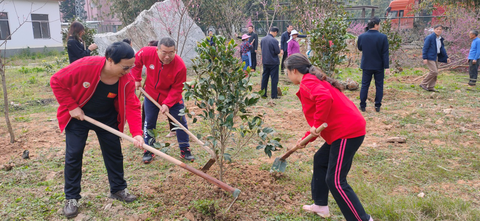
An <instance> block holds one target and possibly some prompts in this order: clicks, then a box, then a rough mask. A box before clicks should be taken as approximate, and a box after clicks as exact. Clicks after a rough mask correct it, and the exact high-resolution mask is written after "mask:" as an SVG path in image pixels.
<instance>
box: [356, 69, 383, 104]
mask: <svg viewBox="0 0 480 221" xmlns="http://www.w3.org/2000/svg"><path fill="white" fill-rule="evenodd" d="M372 77H373V78H375V89H376V94H375V107H380V106H382V99H383V79H384V78H385V70H363V74H362V88H361V89H360V107H366V106H367V97H368V88H369V87H370V82H372Z"/></svg>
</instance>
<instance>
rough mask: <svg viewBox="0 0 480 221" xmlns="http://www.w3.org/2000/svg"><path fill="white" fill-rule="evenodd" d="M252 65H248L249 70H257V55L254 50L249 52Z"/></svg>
mask: <svg viewBox="0 0 480 221" xmlns="http://www.w3.org/2000/svg"><path fill="white" fill-rule="evenodd" d="M250 54H251V59H252V63H251V64H250V69H253V70H257V53H255V50H252V51H250Z"/></svg>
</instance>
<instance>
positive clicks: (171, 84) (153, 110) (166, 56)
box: [132, 37, 195, 163]
mask: <svg viewBox="0 0 480 221" xmlns="http://www.w3.org/2000/svg"><path fill="white" fill-rule="evenodd" d="M143 66H145V67H146V68H147V79H146V80H145V92H147V93H148V94H149V95H150V96H152V97H153V98H154V99H155V100H156V101H157V102H158V103H159V104H161V105H162V106H161V109H159V108H158V107H157V106H155V104H153V103H152V102H151V101H150V100H148V99H147V98H145V101H144V103H143V105H144V110H145V121H144V122H143V123H144V125H143V132H144V137H145V139H144V141H145V143H147V144H149V145H151V146H153V144H154V143H155V137H152V136H150V134H149V133H148V131H149V130H152V129H155V127H156V125H157V118H158V112H159V111H161V112H162V113H166V112H169V113H170V114H171V115H172V116H173V117H175V118H176V119H177V120H178V121H179V122H180V123H182V125H183V126H184V127H185V128H188V127H187V120H186V119H185V116H180V115H179V113H180V110H182V109H184V108H185V106H184V104H183V98H182V91H183V83H184V82H185V81H186V80H187V67H186V66H185V63H183V60H182V58H180V56H178V55H176V54H175V41H174V40H173V39H172V38H169V37H165V38H162V39H161V40H160V41H159V42H158V46H157V47H143V48H142V49H140V51H138V52H137V54H136V55H135V67H134V68H133V69H132V74H133V76H134V77H135V80H136V83H135V86H136V87H137V88H140V87H141V81H142V68H143ZM176 135H177V141H178V144H179V146H180V152H181V154H180V157H181V158H183V159H185V160H187V161H192V162H193V161H194V160H195V157H194V156H193V155H192V153H191V152H190V148H189V147H190V144H189V137H188V134H187V133H185V132H184V131H183V130H178V131H177V133H176ZM154 157H155V155H154V154H153V153H151V152H150V151H145V152H144V154H143V162H144V163H150V162H151V161H152V160H153V158H154Z"/></svg>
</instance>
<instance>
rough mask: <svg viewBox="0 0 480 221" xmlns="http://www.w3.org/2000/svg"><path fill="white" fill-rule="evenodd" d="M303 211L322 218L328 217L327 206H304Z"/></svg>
mask: <svg viewBox="0 0 480 221" xmlns="http://www.w3.org/2000/svg"><path fill="white" fill-rule="evenodd" d="M303 210H305V211H307V212H311V213H316V214H317V215H319V216H321V217H323V218H327V217H330V211H329V209H328V206H317V205H315V204H312V205H304V206H303Z"/></svg>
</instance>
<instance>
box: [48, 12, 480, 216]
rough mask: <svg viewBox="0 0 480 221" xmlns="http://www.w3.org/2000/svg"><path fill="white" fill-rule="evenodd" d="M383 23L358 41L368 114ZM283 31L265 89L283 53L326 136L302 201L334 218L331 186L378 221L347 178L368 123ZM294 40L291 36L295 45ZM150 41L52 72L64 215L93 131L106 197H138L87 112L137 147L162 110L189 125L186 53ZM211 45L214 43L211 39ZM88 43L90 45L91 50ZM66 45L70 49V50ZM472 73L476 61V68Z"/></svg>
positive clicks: (479, 52)
mask: <svg viewBox="0 0 480 221" xmlns="http://www.w3.org/2000/svg"><path fill="white" fill-rule="evenodd" d="M379 25H380V20H379V19H378V18H372V19H370V21H369V22H368V24H367V31H366V32H365V33H364V34H362V35H360V36H359V38H358V49H359V50H360V51H362V53H363V55H362V62H361V69H362V70H363V76H362V89H361V92H360V93H361V95H360V99H361V102H360V110H361V111H365V108H366V96H367V92H368V87H369V85H370V81H371V79H372V77H373V78H374V79H375V84H376V87H377V94H376V98H375V110H376V111H377V112H378V111H380V107H381V101H382V95H383V80H384V75H385V73H386V74H388V73H389V60H388V39H387V37H386V35H384V34H382V33H380V32H378V29H379ZM442 28H443V27H442V26H436V27H435V28H434V30H435V33H433V34H432V35H430V36H428V37H427V38H426V39H425V46H424V49H423V50H424V55H423V56H424V57H423V58H424V63H426V64H427V65H428V67H429V69H430V72H429V74H428V75H427V77H426V78H425V79H424V80H423V82H422V84H421V85H420V87H422V88H423V89H425V90H433V88H434V86H435V82H436V76H437V74H438V70H437V69H438V62H447V61H448V60H449V59H448V56H447V54H446V50H445V48H444V44H443V39H442V38H441V33H442V32H441V31H442ZM71 29H73V24H72V28H71ZM278 32H279V30H278V28H276V27H272V28H270V30H269V34H268V35H267V36H266V37H265V38H263V40H262V41H261V43H260V44H261V49H262V59H263V61H262V63H263V69H264V70H263V75H262V83H261V84H262V85H261V87H262V89H265V90H266V88H267V84H268V77H269V76H271V77H272V92H271V96H272V98H277V91H276V90H277V83H278V74H279V70H278V69H279V66H280V60H279V55H283V56H284V58H283V59H282V65H284V67H285V71H286V74H287V76H288V78H289V80H290V81H291V82H292V83H294V84H295V85H299V90H298V92H297V93H296V95H297V97H298V98H299V100H300V102H301V105H302V110H303V113H304V115H305V118H306V120H307V122H308V124H309V125H310V129H309V130H308V131H307V132H306V133H305V135H304V136H303V138H305V137H307V136H308V135H310V134H312V135H314V136H315V137H318V136H321V137H322V138H323V139H324V140H325V142H324V144H323V145H322V146H321V148H320V149H319V150H318V151H317V152H316V153H315V155H314V161H313V175H312V181H311V192H312V199H313V201H314V204H311V205H305V206H303V209H304V210H305V211H308V212H312V213H316V214H317V215H319V216H322V217H328V216H330V212H329V207H328V193H329V192H331V193H332V196H333V198H334V199H335V201H336V202H337V204H338V207H339V208H340V210H341V212H342V213H343V215H344V217H345V218H346V220H363V221H372V220H373V219H372V217H371V216H370V215H368V214H367V213H366V211H365V209H364V208H363V206H362V204H361V202H360V200H359V198H358V197H357V196H356V194H355V192H354V190H353V189H352V188H351V186H350V185H349V184H348V182H347V175H348V173H349V170H350V168H351V165H352V162H353V158H354V155H355V153H356V151H357V150H358V149H359V147H360V146H361V144H362V143H363V140H364V138H365V135H366V121H365V119H364V117H363V116H362V114H361V112H360V110H359V108H357V106H356V105H355V104H354V103H353V102H352V101H351V100H350V99H349V98H348V97H346V96H345V95H344V94H343V92H342V91H343V86H342V84H341V83H339V82H338V81H336V80H335V79H331V78H329V77H327V76H326V74H325V73H324V72H323V71H322V70H321V69H320V68H318V67H315V66H313V65H312V64H311V63H310V61H309V60H308V58H307V57H306V56H305V55H303V54H301V53H298V51H299V50H297V48H296V47H297V45H296V44H298V42H297V43H295V42H293V43H292V41H296V40H295V39H296V37H298V32H296V31H295V30H293V28H292V27H291V26H289V27H288V28H287V32H286V33H284V34H282V39H289V40H290V41H289V42H288V43H287V46H285V45H283V43H284V42H283V40H282V45H281V44H279V42H278V41H277V40H276V39H275V37H276V36H277V34H278ZM72 33H73V32H72ZM76 33H77V34H76V35H72V36H71V37H72V39H70V38H69V45H70V44H71V45H73V46H74V47H76V48H80V49H81V48H82V46H83V45H82V44H81V42H80V45H77V43H76V42H70V40H72V41H73V40H76V41H78V40H79V39H81V36H82V34H81V33H82V32H81V31H80V32H76ZM249 34H250V35H247V36H245V35H244V36H242V40H243V41H244V43H242V45H245V46H243V47H241V54H242V60H243V61H244V62H245V63H247V60H248V62H249V63H248V64H249V65H250V64H252V65H253V62H252V63H250V59H251V60H254V59H253V58H254V57H256V55H255V56H253V52H255V53H256V52H257V50H256V49H255V50H253V48H255V46H254V45H255V43H257V44H258V40H256V39H257V37H256V34H255V33H254V31H253V26H251V27H249ZM211 35H212V34H211V33H210V36H211ZM283 35H285V38H284V37H283ZM477 35H478V32H475V31H472V32H471V33H470V36H471V38H472V39H474V41H473V42H472V50H471V53H470V55H471V56H469V61H470V64H471V66H475V65H476V67H477V68H478V63H477V60H478V58H479V56H480V41H478V38H476V36H477ZM252 36H254V37H252ZM210 39H211V38H210ZM250 39H251V40H250ZM290 43H292V45H291V46H290ZM149 45H156V46H146V47H143V48H141V49H140V50H139V51H138V52H136V53H135V52H134V50H133V49H132V47H131V46H130V45H128V44H127V43H125V42H115V43H113V44H112V45H110V46H109V47H108V48H107V49H106V52H105V56H104V57H100V56H90V57H88V56H87V57H84V58H81V59H78V60H76V61H74V62H73V63H71V64H70V65H68V66H67V67H65V68H63V69H61V70H60V71H58V72H57V73H55V74H54V75H53V76H52V78H51V87H52V89H53V93H54V95H55V97H56V98H57V100H58V102H59V104H60V106H59V108H58V114H57V116H58V121H59V126H60V129H61V130H62V131H65V135H66V154H65V190H64V191H65V198H66V204H65V206H64V214H65V216H66V217H68V218H72V217H75V216H76V215H77V214H78V200H79V199H80V198H81V196H80V190H81V187H80V180H81V176H82V169H81V167H82V158H83V151H84V148H85V143H86V140H87V136H88V132H89V130H94V131H95V132H96V134H97V137H98V140H99V143H100V148H101V150H102V154H103V158H104V161H105V166H106V168H107V173H108V180H109V183H110V197H111V198H114V199H118V200H121V201H125V202H132V201H134V200H135V199H136V198H137V197H136V196H135V195H133V194H131V193H129V192H128V190H127V183H126V181H125V179H124V171H123V155H122V150H121V146H120V139H119V138H118V137H116V135H113V134H110V133H109V132H107V131H105V130H103V129H101V128H99V127H97V126H94V125H92V124H90V123H88V122H85V121H83V120H84V116H89V117H91V118H93V119H96V120H97V121H100V122H102V123H104V124H106V125H108V126H110V127H112V128H115V129H117V130H120V131H123V129H124V126H125V123H127V122H128V124H129V129H130V133H131V134H132V136H133V138H134V139H135V142H134V145H135V146H136V147H139V148H141V147H142V146H143V144H144V143H147V144H149V145H153V143H154V142H155V137H152V136H151V135H150V133H148V131H149V130H152V129H154V128H155V127H156V121H157V118H158V114H159V112H162V113H167V112H168V113H170V114H171V115H173V116H174V117H175V118H176V119H177V120H178V121H179V122H181V123H182V125H183V126H185V127H187V122H186V119H185V117H184V116H179V113H180V110H182V109H183V108H184V101H183V98H182V90H183V83H184V82H185V81H186V71H187V69H186V67H185V64H184V62H183V60H182V59H181V58H180V56H178V55H176V50H175V46H176V45H175V41H174V40H173V39H171V38H168V37H165V38H162V39H161V40H160V41H158V42H153V41H152V42H150V43H149ZM211 45H214V42H213V40H212V42H211ZM252 45H253V47H252ZM474 46H475V47H474ZM95 47H96V45H95V46H91V48H90V47H89V48H90V49H89V51H91V50H94V48H95ZM474 48H475V50H473V49H474ZM83 49H84V51H86V49H85V48H83ZM68 51H69V55H70V49H69V50H68ZM87 52H88V51H87ZM87 52H83V53H84V54H81V53H72V55H73V56H77V57H78V56H79V55H88V54H89V52H88V53H87ZM248 53H250V58H248ZM282 53H283V54H282ZM285 54H287V55H285ZM255 63H256V62H255ZM143 67H146V80H145V84H144V85H143V86H142V85H141V81H142V68H143ZM253 67H254V66H253ZM474 71H475V70H472V68H471V72H474ZM475 80H476V75H475ZM472 82H473V83H472ZM469 84H470V85H472V84H473V85H475V81H470V82H469ZM140 87H144V88H145V91H146V93H148V94H149V95H150V96H152V97H153V98H154V99H155V101H156V102H158V103H159V104H161V107H160V108H159V107H157V106H156V105H155V104H154V102H152V101H150V100H149V99H145V101H144V103H143V106H144V108H143V110H144V112H145V114H144V118H143V119H142V117H141V108H140V106H141V104H140V101H139V99H138V97H137V96H136V95H135V90H136V89H138V88H140ZM265 95H266V91H265ZM323 123H327V124H328V126H327V127H326V128H325V129H324V130H323V131H321V132H320V133H319V132H318V131H317V128H318V127H320V125H322V124H323ZM142 127H143V128H142ZM176 136H177V141H178V143H179V147H180V152H181V154H180V157H181V158H183V159H185V160H187V161H193V160H194V159H195V157H194V156H193V155H192V153H191V151H190V149H189V137H188V135H187V134H186V133H185V132H184V131H182V130H179V131H177V133H176ZM303 138H301V139H299V140H298V141H297V145H301V144H300V142H301V140H302V139H303ZM314 140H315V139H313V140H311V141H310V142H313V141H314ZM301 147H302V148H303V147H305V146H301ZM145 156H147V158H148V159H147V160H145ZM153 157H154V155H153V154H151V153H149V152H148V151H146V152H145V153H144V158H143V159H144V162H150V161H151V160H152V159H153Z"/></svg>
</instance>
